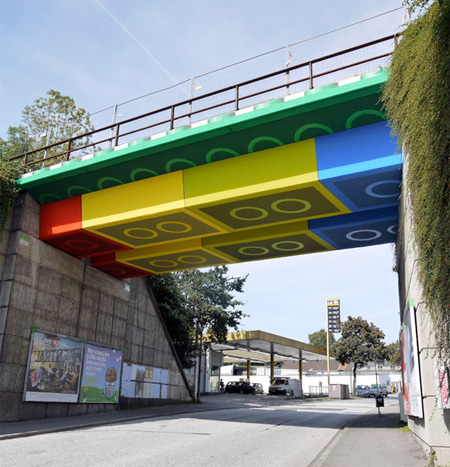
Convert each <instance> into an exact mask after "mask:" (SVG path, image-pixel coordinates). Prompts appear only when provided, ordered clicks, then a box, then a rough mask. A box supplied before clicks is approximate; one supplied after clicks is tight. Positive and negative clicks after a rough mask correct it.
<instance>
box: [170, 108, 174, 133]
mask: <svg viewBox="0 0 450 467" xmlns="http://www.w3.org/2000/svg"><path fill="white" fill-rule="evenodd" d="M174 118H175V106H174V105H172V107H171V108H170V129H171V130H173V126H174Z"/></svg>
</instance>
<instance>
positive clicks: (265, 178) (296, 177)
mask: <svg viewBox="0 0 450 467" xmlns="http://www.w3.org/2000/svg"><path fill="white" fill-rule="evenodd" d="M318 179H319V175H318V172H317V162H316V148H315V142H314V139H309V140H306V141H301V142H299V143H292V144H287V145H284V146H280V147H277V148H273V149H266V150H265V151H259V152H257V153H252V154H246V155H245V156H240V157H235V158H232V159H225V160H223V161H219V162H215V163H213V164H206V165H202V166H200V167H195V168H193V169H187V170H185V171H184V182H185V198H186V206H187V207H199V206H202V205H209V204H212V203H214V202H222V201H223V200H224V199H228V198H241V199H242V198H249V197H252V196H254V195H255V193H259V192H262V191H264V192H270V191H272V192H273V191H275V192H277V191H280V190H282V191H284V190H285V189H286V186H293V185H301V184H305V183H311V182H315V181H318Z"/></svg>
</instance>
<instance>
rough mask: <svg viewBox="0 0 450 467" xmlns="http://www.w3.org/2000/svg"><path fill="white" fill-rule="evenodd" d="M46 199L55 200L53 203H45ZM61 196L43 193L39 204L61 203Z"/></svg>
mask: <svg viewBox="0 0 450 467" xmlns="http://www.w3.org/2000/svg"><path fill="white" fill-rule="evenodd" d="M46 198H54V199H53V200H52V201H45V199H46ZM61 199H62V198H61V196H58V195H55V194H54V193H42V195H39V204H46V203H50V202H53V201H59V200H61Z"/></svg>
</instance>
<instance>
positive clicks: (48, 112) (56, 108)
mask: <svg viewBox="0 0 450 467" xmlns="http://www.w3.org/2000/svg"><path fill="white" fill-rule="evenodd" d="M22 123H23V124H22V125H18V126H11V127H9V128H8V138H7V140H6V141H3V143H2V144H1V146H0V147H1V151H2V154H3V155H4V156H5V157H7V158H10V157H13V156H16V155H19V154H23V153H24V152H28V151H32V150H35V149H39V148H42V147H44V146H49V145H51V144H54V143H58V142H60V141H64V140H67V139H69V138H73V137H76V136H78V135H82V134H84V133H88V132H89V131H92V130H93V126H92V124H91V121H90V118H89V114H88V113H87V112H86V110H84V109H82V108H78V107H77V106H76V105H75V101H74V100H73V99H72V98H71V97H69V96H63V95H62V94H61V93H60V92H58V91H55V90H53V89H50V90H49V91H48V92H47V95H46V97H40V98H38V99H36V100H35V101H34V104H33V105H31V106H28V105H27V106H26V107H25V108H24V109H23V111H22ZM88 142H89V138H88V137H87V138H83V139H80V140H76V141H74V142H73V143H72V146H71V148H72V149H75V148H77V147H81V146H84V145H86V144H88ZM65 150H67V144H65V145H63V144H61V145H58V146H55V147H54V148H50V149H49V150H48V151H45V152H43V153H38V154H37V155H36V156H35V157H34V159H40V158H46V157H50V156H51V155H52V154H55V153H60V152H63V151H65ZM53 162H55V161H53Z"/></svg>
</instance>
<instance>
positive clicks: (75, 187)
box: [67, 185, 91, 198]
mask: <svg viewBox="0 0 450 467" xmlns="http://www.w3.org/2000/svg"><path fill="white" fill-rule="evenodd" d="M74 190H78V191H81V193H78V194H79V195H82V194H83V193H90V192H91V190H90V189H89V188H86V187H85V186H81V185H72V186H70V187H69V188H67V196H69V197H70V198H72V196H77V194H76V193H75V194H74V193H73V192H74Z"/></svg>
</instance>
